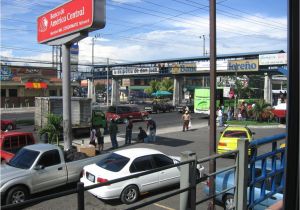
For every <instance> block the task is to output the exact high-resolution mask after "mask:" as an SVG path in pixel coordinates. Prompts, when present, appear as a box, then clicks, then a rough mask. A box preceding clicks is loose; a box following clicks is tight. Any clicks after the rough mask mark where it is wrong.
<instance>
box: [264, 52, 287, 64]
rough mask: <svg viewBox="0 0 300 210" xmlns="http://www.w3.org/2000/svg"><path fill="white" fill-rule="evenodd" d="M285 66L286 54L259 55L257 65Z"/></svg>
mask: <svg viewBox="0 0 300 210" xmlns="http://www.w3.org/2000/svg"><path fill="white" fill-rule="evenodd" d="M286 64H287V54H286V53H275V54H265V55H259V65H286Z"/></svg>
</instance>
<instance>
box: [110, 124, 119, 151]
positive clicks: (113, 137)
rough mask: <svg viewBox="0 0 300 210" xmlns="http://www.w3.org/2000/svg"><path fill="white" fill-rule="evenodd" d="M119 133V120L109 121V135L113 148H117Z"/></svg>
mask: <svg viewBox="0 0 300 210" xmlns="http://www.w3.org/2000/svg"><path fill="white" fill-rule="evenodd" d="M117 133H118V125H117V122H116V121H115V120H114V119H112V120H111V121H110V123H109V135H110V140H111V144H112V147H113V149H117V148H118V147H119V146H118V141H117Z"/></svg>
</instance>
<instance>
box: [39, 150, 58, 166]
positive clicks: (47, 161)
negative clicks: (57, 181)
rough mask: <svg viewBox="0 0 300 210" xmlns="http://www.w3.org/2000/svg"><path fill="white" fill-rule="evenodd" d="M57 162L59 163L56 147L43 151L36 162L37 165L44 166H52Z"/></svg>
mask: <svg viewBox="0 0 300 210" xmlns="http://www.w3.org/2000/svg"><path fill="white" fill-rule="evenodd" d="M57 164H60V157H59V153H58V151H57V150H56V149H54V150H51V151H48V152H45V153H44V154H43V155H42V157H41V158H40V160H39V162H38V165H42V166H44V167H49V166H54V165H57Z"/></svg>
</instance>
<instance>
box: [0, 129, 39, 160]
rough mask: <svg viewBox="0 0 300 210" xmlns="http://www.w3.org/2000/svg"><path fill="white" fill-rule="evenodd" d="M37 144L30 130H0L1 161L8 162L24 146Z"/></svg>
mask: <svg viewBox="0 0 300 210" xmlns="http://www.w3.org/2000/svg"><path fill="white" fill-rule="evenodd" d="M30 144H35V139H34V137H33V135H32V133H30V132H16V131H7V132H3V131H0V156H1V163H5V162H8V161H9V160H10V159H11V158H13V157H14V156H15V154H16V153H17V152H18V151H19V150H20V149H21V148H22V147H24V146H27V145H30Z"/></svg>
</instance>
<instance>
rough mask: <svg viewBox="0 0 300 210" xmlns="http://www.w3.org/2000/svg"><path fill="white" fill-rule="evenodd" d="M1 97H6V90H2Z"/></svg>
mask: <svg viewBox="0 0 300 210" xmlns="http://www.w3.org/2000/svg"><path fill="white" fill-rule="evenodd" d="M1 97H6V89H1Z"/></svg>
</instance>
